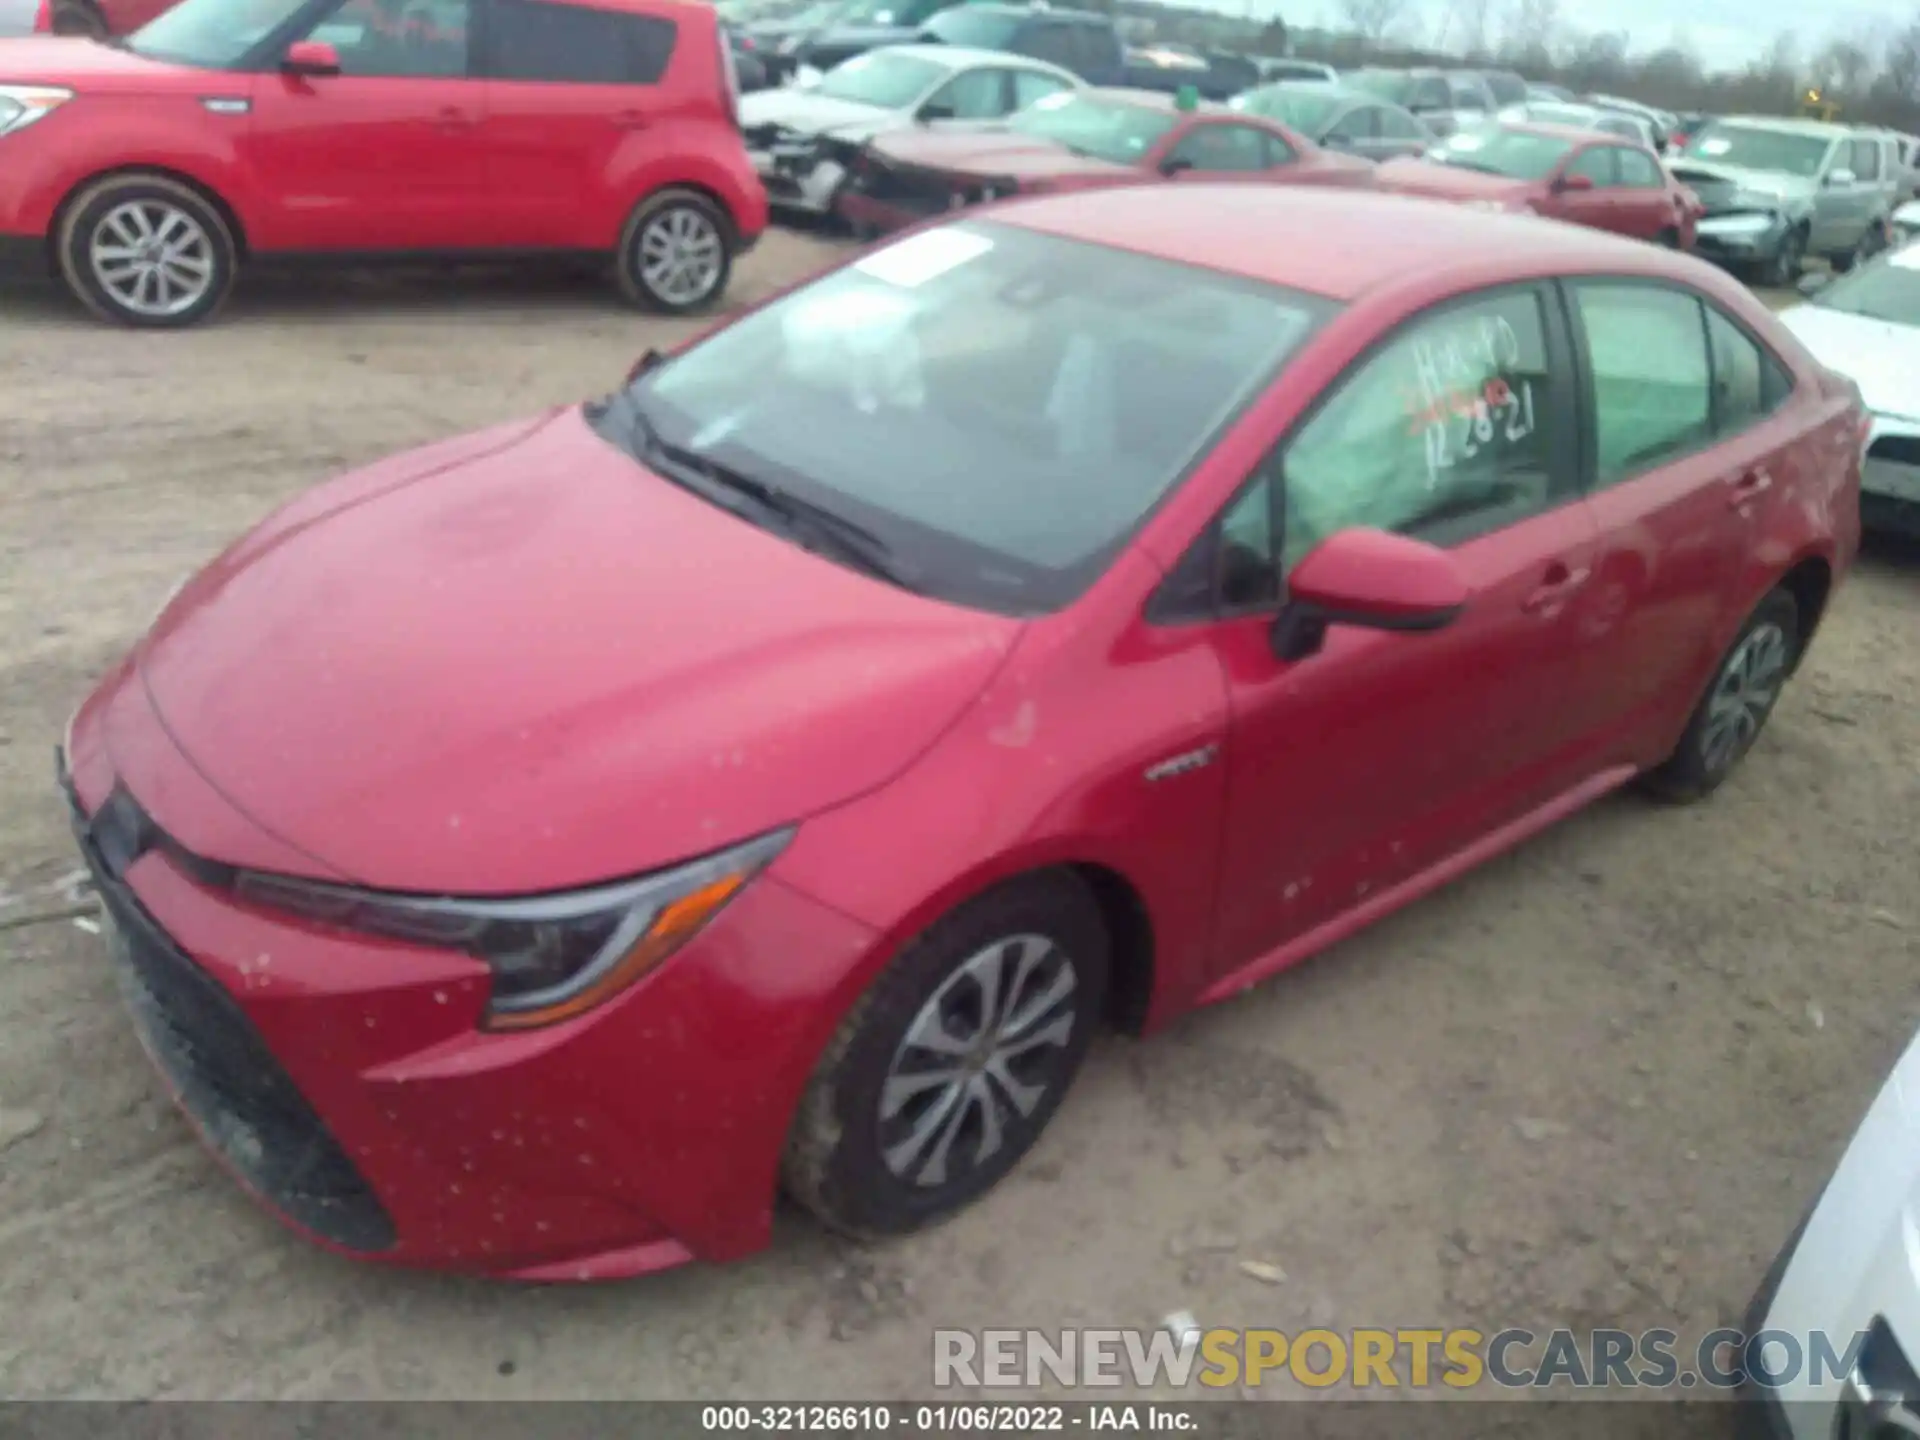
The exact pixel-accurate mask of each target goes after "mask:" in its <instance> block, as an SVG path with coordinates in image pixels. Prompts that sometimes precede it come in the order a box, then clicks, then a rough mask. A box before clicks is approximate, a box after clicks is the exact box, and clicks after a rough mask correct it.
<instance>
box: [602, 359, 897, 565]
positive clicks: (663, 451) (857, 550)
mask: <svg viewBox="0 0 1920 1440" xmlns="http://www.w3.org/2000/svg"><path fill="white" fill-rule="evenodd" d="M616 414H617V415H618V417H619V420H620V423H621V424H622V426H623V428H624V429H625V431H626V433H627V439H628V448H629V449H630V450H632V451H633V453H634V454H635V455H637V456H638V457H639V458H641V459H643V460H665V461H666V462H667V464H668V466H670V467H671V469H670V470H669V472H668V475H667V478H668V479H670V480H675V481H678V482H680V483H682V484H685V483H686V479H687V476H688V475H694V476H698V477H699V478H700V480H701V481H703V482H705V483H703V484H699V485H695V486H691V487H689V488H693V489H697V490H699V491H701V492H702V493H703V494H705V495H706V496H707V498H708V499H713V498H714V496H713V494H712V491H711V489H710V488H709V487H710V486H717V487H719V488H720V489H723V490H727V491H731V492H732V493H733V494H735V495H744V496H746V497H747V499H748V500H750V501H752V502H753V504H755V505H756V506H758V507H759V508H760V509H761V510H762V511H763V512H765V513H767V514H770V515H773V516H775V517H776V518H777V519H778V520H779V521H780V524H781V527H782V528H783V529H784V530H785V531H786V532H787V534H788V535H789V536H791V537H793V538H794V539H795V540H798V541H799V542H800V543H801V544H802V545H803V546H804V547H805V548H807V549H810V550H816V551H817V550H827V551H831V552H832V553H833V554H834V555H835V556H836V557H838V558H839V559H840V560H842V561H845V562H846V563H848V564H850V565H852V566H853V567H854V568H855V569H858V570H863V571H865V572H866V573H867V574H869V575H872V576H874V577H875V578H877V579H880V580H885V581H886V582H887V583H888V584H891V585H897V586H899V587H900V588H901V589H902V590H909V591H912V592H913V593H914V594H916V595H918V594H921V593H923V592H922V591H921V588H920V586H919V585H918V584H917V583H916V582H915V581H914V580H913V579H912V578H910V577H909V576H908V574H907V573H906V572H905V571H904V570H903V569H902V568H901V567H900V565H899V564H898V563H897V562H896V561H895V560H894V558H893V556H892V553H891V550H892V547H891V546H889V545H888V544H887V542H886V541H885V540H883V539H881V538H880V537H879V536H878V535H876V534H875V533H874V532H873V531H871V530H869V529H868V528H867V527H866V526H864V525H862V524H861V523H860V522H859V521H857V520H849V519H848V518H847V517H846V516H844V515H842V514H840V513H839V512H838V511H836V510H829V509H827V508H826V507H825V506H824V505H816V504H814V503H813V502H812V501H811V500H803V499H801V498H800V497H799V496H798V495H795V494H794V493H793V492H792V491H791V490H783V489H782V488H780V487H779V486H777V485H769V484H768V483H767V482H766V481H764V480H758V479H755V478H754V477H753V476H751V475H748V474H747V473H745V472H744V471H742V470H739V469H737V468H735V467H733V466H731V465H726V464H723V463H721V462H720V461H718V460H715V459H714V458H713V457H712V456H711V455H703V454H701V453H700V452H699V451H697V450H690V449H688V448H687V447H686V446H684V445H672V444H669V443H668V442H667V441H665V440H663V439H661V438H660V432H659V430H658V429H656V428H655V426H654V424H653V422H652V421H651V420H649V419H648V418H647V413H646V411H645V410H644V409H642V408H641V406H640V404H639V402H638V401H637V400H635V399H634V398H633V395H632V394H631V393H630V392H628V391H626V390H618V391H615V392H614V393H613V394H612V395H610V396H608V397H607V399H606V400H605V401H604V402H602V403H601V407H600V408H599V409H598V410H596V412H595V415H594V416H593V418H595V419H598V418H600V417H602V416H607V415H616ZM674 471H677V472H679V473H677V474H676V473H673V472H674ZM727 508H728V509H731V508H733V507H731V506H728V507H727ZM808 542H811V543H810V544H809V543H808Z"/></svg>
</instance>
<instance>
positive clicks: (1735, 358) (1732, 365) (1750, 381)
mask: <svg viewBox="0 0 1920 1440" xmlns="http://www.w3.org/2000/svg"><path fill="white" fill-rule="evenodd" d="M1707 349H1708V351H1709V353H1710V355H1711V357H1712V361H1713V428H1714V431H1715V433H1716V434H1720V435H1733V434H1737V433H1739V432H1740V431H1742V430H1744V429H1746V428H1747V427H1748V426H1749V425H1752V424H1754V423H1755V422H1757V421H1759V420H1762V419H1764V418H1765V417H1766V416H1767V415H1769V414H1771V413H1772V412H1773V411H1774V410H1775V409H1776V408H1777V407H1778V406H1779V404H1780V402H1781V401H1782V400H1784V399H1786V397H1787V395H1788V394H1789V393H1790V392H1791V391H1792V389H1793V382H1792V380H1791V379H1790V378H1789V377H1788V376H1787V374H1786V372H1785V371H1784V370H1783V369H1781V366H1780V362H1779V361H1778V360H1776V359H1774V358H1773V356H1772V355H1770V354H1769V353H1768V352H1767V351H1766V350H1765V349H1763V348H1762V347H1761V346H1760V344H1759V343H1758V342H1757V341H1755V340H1754V339H1753V338H1752V337H1751V336H1750V335H1748V334H1747V332H1746V331H1745V330H1743V329H1741V328H1740V327H1739V326H1738V325H1736V324H1734V322H1733V321H1732V320H1730V319H1728V318H1727V316H1725V315H1724V314H1722V313H1721V312H1720V310H1719V309H1718V308H1717V307H1715V306H1713V305H1711V304H1710V305H1708V306H1707Z"/></svg>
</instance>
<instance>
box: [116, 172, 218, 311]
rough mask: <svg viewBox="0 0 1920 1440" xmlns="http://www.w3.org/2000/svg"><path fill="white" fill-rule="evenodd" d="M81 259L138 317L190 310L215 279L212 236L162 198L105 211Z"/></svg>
mask: <svg viewBox="0 0 1920 1440" xmlns="http://www.w3.org/2000/svg"><path fill="white" fill-rule="evenodd" d="M87 263H88V266H89V268H91V270H92V272H93V278H94V279H95V280H97V281H98V282H99V284H100V288H101V289H102V290H104V291H106V293H107V295H108V297H109V298H110V299H111V300H112V301H113V303H114V304H115V305H117V306H119V307H120V308H121V309H123V310H125V311H127V312H128V313H130V314H133V315H138V316H141V317H142V318H144V319H154V320H160V319H167V318H170V317H172V316H175V315H179V314H182V313H184V312H185V311H188V310H191V309H192V308H193V307H194V306H196V305H198V304H200V303H201V302H202V301H203V300H205V299H206V297H207V293H208V292H209V291H210V290H211V289H212V288H213V286H214V284H215V283H216V281H217V279H218V265H217V261H216V259H215V252H214V244H213V237H212V236H210V235H209V234H208V233H207V231H206V228H205V227H204V226H203V225H202V224H201V223H200V222H199V221H198V220H196V219H195V218H194V217H193V216H192V215H191V214H189V213H188V212H187V211H186V210H184V209H182V208H180V207H179V206H177V205H174V204H171V203H169V202H168V201H165V200H153V199H143V200H129V201H127V202H126V203H125V204H121V205H116V206H114V207H113V209H111V210H109V211H107V213H106V214H105V215H103V216H101V217H100V222H99V224H97V225H95V226H94V229H93V235H92V238H91V239H90V241H89V242H88V245H87Z"/></svg>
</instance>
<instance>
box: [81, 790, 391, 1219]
mask: <svg viewBox="0 0 1920 1440" xmlns="http://www.w3.org/2000/svg"><path fill="white" fill-rule="evenodd" d="M74 827H75V830H76V833H77V835H78V837H79V840H80V848H81V852H82V854H83V856H84V857H85V859H86V861H87V866H88V868H89V869H90V870H91V871H92V872H93V878H94V884H95V886H96V887H97V888H98V890H99V892H100V897H101V899H102V900H103V901H104V902H105V903H106V907H107V910H108V912H109V914H110V915H111V916H112V918H113V922H114V924H113V949H114V968H115V971H116V978H117V979H118V981H119V984H120V990H121V994H122V995H123V996H124V997H125V999H126V1003H127V1008H128V1010H129V1011H130V1012H131V1013H132V1016H133V1022H134V1025H135V1026H136V1028H137V1029H138V1030H139V1032H140V1036H141V1039H142V1040H143V1041H144V1042H145V1045H146V1048H147V1051H148V1053H149V1054H150V1055H152V1057H153V1059H154V1062H155V1064H157V1065H158V1066H159V1068H160V1069H161V1070H162V1071H163V1072H164V1073H165V1075H166V1077H167V1079H168V1081H169V1082H170V1083H171V1084H172V1086H173V1088H174V1090H175V1091H176V1092H177V1093H178V1095H179V1098H180V1103H181V1105H182V1106H183V1107H184V1108H185V1109H186V1111H187V1113H188V1114H189V1115H190V1116H191V1117H192V1118H193V1120H194V1122H195V1124H197V1125H198V1126H199V1128H200V1130H201V1133H202V1134H203V1135H205V1137H206V1139H207V1141H208V1143H209V1144H211V1145H212V1146H213V1147H214V1148H215V1149H216V1150H218V1151H219V1152H220V1154H221V1155H222V1156H223V1157H224V1158H225V1159H226V1161H227V1163H228V1164H229V1165H231V1166H232V1167H233V1168H234V1169H235V1170H236V1171H237V1172H239V1174H240V1176H241V1178H242V1179H243V1180H245V1181H246V1183H247V1184H248V1185H250V1186H252V1187H253V1189H254V1190H256V1191H257V1192H258V1193H259V1194H260V1195H261V1196H262V1197H264V1198H265V1200H266V1201H267V1202H268V1203H269V1204H271V1205H273V1206H275V1207H277V1208H278V1209H279V1210H280V1211H281V1212H283V1213H284V1214H285V1215H286V1216H287V1217H288V1218H289V1219H290V1220H292V1221H293V1222H294V1223H296V1224H298V1225H300V1226H302V1227H304V1228H305V1229H307V1230H309V1231H311V1232H312V1233H313V1234H315V1235H318V1236H320V1237H321V1238H322V1239H325V1240H330V1241H332V1242H333V1243H334V1244H336V1245H338V1246H340V1247H341V1248H343V1249H347V1250H354V1251H359V1252H362V1253H372V1252H375V1251H381V1250H386V1249H390V1248H391V1247H392V1245H393V1243H394V1238H395V1237H394V1228H393V1221H392V1219H391V1217H389V1216H388V1214H387V1212H386V1208H385V1207H384V1206H383V1205H381V1203H380V1200H379V1197H378V1196H376V1195H375V1194H374V1193H373V1190H372V1188H371V1187H370V1186H368V1184H367V1182H366V1180H365V1179H364V1178H362V1176H361V1175H360V1172H359V1171H358V1170H357V1169H356V1168H355V1167H354V1164H353V1161H352V1160H350V1159H349V1158H348V1157H347V1153H346V1151H345V1150H344V1149H342V1148H341V1146H340V1143H339V1142H338V1141H337V1140H335V1139H334V1138H333V1135H332V1134H331V1133H330V1132H329V1131H328V1130H327V1127H326V1125H325V1123H324V1122H323V1121H322V1120H321V1119H320V1117H319V1115H317V1114H316V1113H315V1112H314V1109H313V1107H312V1106H311V1105H309V1104H308V1103H307V1100H306V1097H305V1096H303V1095H302V1094H301V1093H300V1090H299V1087H298V1086H296V1085H295V1084H294V1082H293V1078H292V1077H291V1076H290V1075H288V1074H287V1072H286V1071H285V1070H284V1069H283V1068H282V1067H281V1065H280V1062H279V1061H278V1060H276V1059H274V1057H273V1052H272V1051H270V1050H269V1049H268V1048H267V1045H266V1042H265V1041H264V1040H262V1039H261V1038H260V1035H259V1032H258V1031H256V1030H255V1029H254V1027H253V1024H252V1022H251V1021H249V1020H248V1019H247V1017H246V1015H245V1013H244V1012H243V1011H242V1010H241V1009H240V1006H239V1005H238V1004H237V1003H236V1002H235V1001H234V999H233V997H232V996H231V995H229V994H228V993H227V992H226V991H225V990H224V989H222V988H221V986H220V983H219V982H218V981H216V980H215V979H214V978H213V977H212V976H211V975H209V974H207V972H206V971H204V970H202V969H201V968H200V967H199V966H198V965H196V964H195V963H194V962H193V961H192V960H191V959H190V958H189V957H188V956H187V955H186V954H184V953H183V952H182V951H181V950H180V949H179V948H178V947H177V946H175V945H174V944H173V942H172V941H171V940H170V939H169V938H168V937H167V935H166V932H165V931H163V930H162V929H161V928H160V926H159V924H158V922H157V921H155V920H154V919H153V917H152V916H150V915H149V914H147V912H146V909H145V907H144V906H142V905H141V904H140V902H139V901H138V900H137V899H135V898H134V896H133V893H132V892H131V891H130V890H129V889H128V888H127V887H126V885H125V883H124V882H123V881H121V880H120V879H119V878H118V877H117V876H115V875H114V874H113V873H112V872H111V870H110V869H109V867H108V866H107V864H106V863H105V862H104V860H103V858H102V855H101V852H100V850H99V849H98V848H97V847H96V846H95V845H94V843H93V841H92V839H91V838H90V836H89V833H88V827H87V822H86V821H85V819H84V818H83V817H82V816H81V814H80V811H79V807H78V805H77V804H76V805H75V807H74Z"/></svg>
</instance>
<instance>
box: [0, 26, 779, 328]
mask: <svg viewBox="0 0 1920 1440" xmlns="http://www.w3.org/2000/svg"><path fill="white" fill-rule="evenodd" d="M734 90H735V86H734V79H733V69H732V60H731V52H730V50H729V49H728V47H727V45H726V43H725V40H724V37H723V36H722V34H721V31H720V28H719V23H718V21H717V20H716V18H715V15H714V11H713V9H712V7H711V6H707V5H695V4H686V3H681V0H183V3H182V4H180V5H178V6H176V7H175V8H173V9H171V10H169V11H167V12H166V13H165V14H164V15H162V16H160V18H159V19H157V20H155V21H153V23H151V24H150V25H148V26H146V27H145V28H144V29H142V30H140V31H139V32H138V33H137V34H135V35H134V36H132V37H131V38H130V39H128V40H126V41H124V42H116V43H114V44H103V43H100V42H97V41H91V40H78V39H19V40H0V262H4V261H8V260H11V261H13V262H14V263H15V264H16V265H18V266H21V267H24V268H26V269H29V270H32V271H36V272H40V273H45V272H46V271H47V270H48V269H49V268H52V269H53V270H54V271H55V272H56V273H57V274H58V275H59V276H60V278H61V279H62V280H63V281H64V282H65V284H66V286H67V287H68V288H69V289H70V290H71V291H72V292H73V293H74V295H76V296H77V297H78V298H79V299H80V300H81V301H83V302H84V303H85V304H86V305H87V306H89V307H90V308H91V309H92V310H94V311H95V312H96V313H97V314H99V315H101V316H103V317H105V318H107V319H110V320H116V321H119V322H121V323H124V324H129V325H141V326H150V327H165V326H181V325H190V324H193V323H194V322H196V321H199V320H203V319H205V318H206V317H207V316H209V315H211V314H212V313H213V312H214V311H215V310H217V309H218V308H219V306H220V304H221V302H222V301H223V300H224V299H225V298H226V296H227V292H228V291H229V290H230V289H231V288H232V285H233V281H234V277H235V275H236V274H237V273H238V271H239V270H240V268H241V267H242V266H243V265H244V264H248V263H251V262H254V261H261V260H280V261H291V260H305V261H313V260H321V261H327V262H331V263H336V264H365V263H369V262H373V261H388V260H394V259H401V260H420V259H423V258H428V259H441V258H454V259H463V260H488V259H502V258H525V257H528V256H535V255H565V256H572V255H579V256H588V257H597V258H601V259H604V260H605V261H606V262H607V263H608V265H609V268H610V269H612V271H613V272H614V275H615V278H616V279H617V280H618V282H619V284H620V287H621V289H622V290H623V291H624V292H625V293H626V294H627V296H628V297H629V298H631V299H633V300H635V301H638V302H641V303H644V304H647V305H650V306H652V307H653V308H656V309H661V310H667V311H672V312H682V311H690V310H696V309H699V308H701V307H703V306H706V305H708V304H710V303H711V302H712V301H714V300H715V299H717V298H718V297H719V296H720V294H721V293H722V291H724V290H725V288H726V283H727V277H728V274H729V272H730V270H731V266H732V262H733V257H734V256H735V255H736V254H738V253H739V252H740V251H742V250H744V249H746V248H748V247H750V246H751V245H752V244H753V243H754V242H755V241H756V240H758V239H759V237H760V234H761V232H762V231H763V230H764V229H765V228H766V223H767V196H766V191H765V189H764V188H763V187H762V185H761V183H760V177H759V176H758V175H756V174H755V173H754V170H753V165H752V163H751V162H750V161H749V160H748V158H747V152H746V146H745V144H744V143H743V141H742V140H741V137H740V131H739V126H738V123H737V118H736V115H735V109H734V100H735V94H734Z"/></svg>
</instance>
